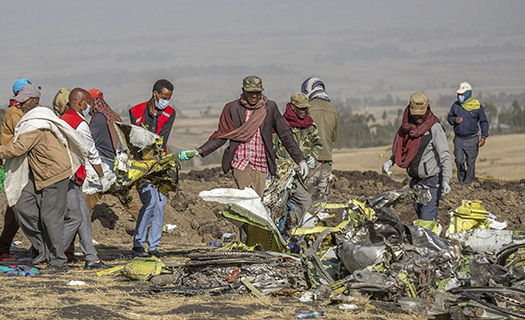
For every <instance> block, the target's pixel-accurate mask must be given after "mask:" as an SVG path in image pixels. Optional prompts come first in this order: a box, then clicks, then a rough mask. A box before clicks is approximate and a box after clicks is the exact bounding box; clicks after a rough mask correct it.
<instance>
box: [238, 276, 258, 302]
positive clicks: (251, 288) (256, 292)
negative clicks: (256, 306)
mask: <svg viewBox="0 0 525 320" xmlns="http://www.w3.org/2000/svg"><path fill="white" fill-rule="evenodd" d="M241 283H242V284H244V285H245V286H246V288H248V289H250V291H251V292H252V294H253V295H254V296H256V297H258V298H260V297H262V296H264V294H262V292H261V291H259V290H257V288H256V287H254V286H253V284H252V283H251V282H250V281H248V280H247V279H242V280H241Z"/></svg>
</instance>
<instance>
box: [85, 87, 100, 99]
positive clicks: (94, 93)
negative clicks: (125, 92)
mask: <svg viewBox="0 0 525 320" xmlns="http://www.w3.org/2000/svg"><path fill="white" fill-rule="evenodd" d="M88 92H89V94H90V95H91V99H95V98H100V99H104V94H103V93H102V91H100V90H98V89H89V90H88Z"/></svg>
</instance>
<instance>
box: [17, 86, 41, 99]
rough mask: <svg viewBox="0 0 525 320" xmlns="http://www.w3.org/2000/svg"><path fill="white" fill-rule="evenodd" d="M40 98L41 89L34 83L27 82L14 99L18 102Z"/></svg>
mask: <svg viewBox="0 0 525 320" xmlns="http://www.w3.org/2000/svg"><path fill="white" fill-rule="evenodd" d="M34 97H37V98H40V89H39V88H38V87H37V86H35V85H34V84H26V85H25V86H23V87H22V88H21V89H20V91H19V92H18V94H17V95H16V96H13V99H14V100H16V101H18V102H26V101H27V99H29V98H34Z"/></svg>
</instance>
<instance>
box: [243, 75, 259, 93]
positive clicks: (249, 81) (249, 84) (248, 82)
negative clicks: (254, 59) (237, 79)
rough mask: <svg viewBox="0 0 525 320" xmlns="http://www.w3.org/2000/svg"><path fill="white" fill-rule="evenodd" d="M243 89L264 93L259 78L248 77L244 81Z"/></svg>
mask: <svg viewBox="0 0 525 320" xmlns="http://www.w3.org/2000/svg"><path fill="white" fill-rule="evenodd" d="M242 88H243V89H244V91H248V92H262V91H263V90H264V88H263V86H262V80H261V78H259V77H258V76H247V77H246V78H244V79H242Z"/></svg>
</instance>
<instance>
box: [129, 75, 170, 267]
mask: <svg viewBox="0 0 525 320" xmlns="http://www.w3.org/2000/svg"><path fill="white" fill-rule="evenodd" d="M172 94H173V84H172V83H171V82H169V81H168V80H165V79H161V80H157V82H155V84H154V85H153V92H152V96H151V98H150V99H149V100H148V101H146V102H143V103H141V104H138V105H136V106H134V107H133V108H131V109H130V110H129V118H130V121H131V124H134V125H137V126H144V127H146V128H147V129H148V130H149V131H151V132H153V133H155V134H157V135H159V136H161V137H162V139H163V144H162V148H163V149H164V152H166V143H167V142H168V138H169V136H170V133H171V128H172V127H173V122H174V121H175V114H176V112H175V109H173V108H172V107H171V106H169V105H168V104H169V100H170V99H171V95H172ZM139 196H140V200H141V201H142V208H141V209H140V213H139V217H138V220H137V225H136V227H135V235H134V237H133V249H132V251H131V253H132V254H133V255H134V256H139V257H147V256H155V257H157V258H162V257H163V256H164V255H162V254H161V253H159V252H158V250H157V248H158V246H159V243H160V239H161V237H162V225H163V223H164V209H165V207H166V196H165V195H163V194H162V193H160V192H159V190H158V189H157V188H156V187H155V186H153V185H152V184H151V182H147V183H146V184H145V185H144V186H143V187H142V189H141V190H139ZM150 222H151V226H150V228H149V236H148V251H149V254H148V253H146V252H145V251H144V243H145V242H146V235H147V234H148V226H149V225H150Z"/></svg>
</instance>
